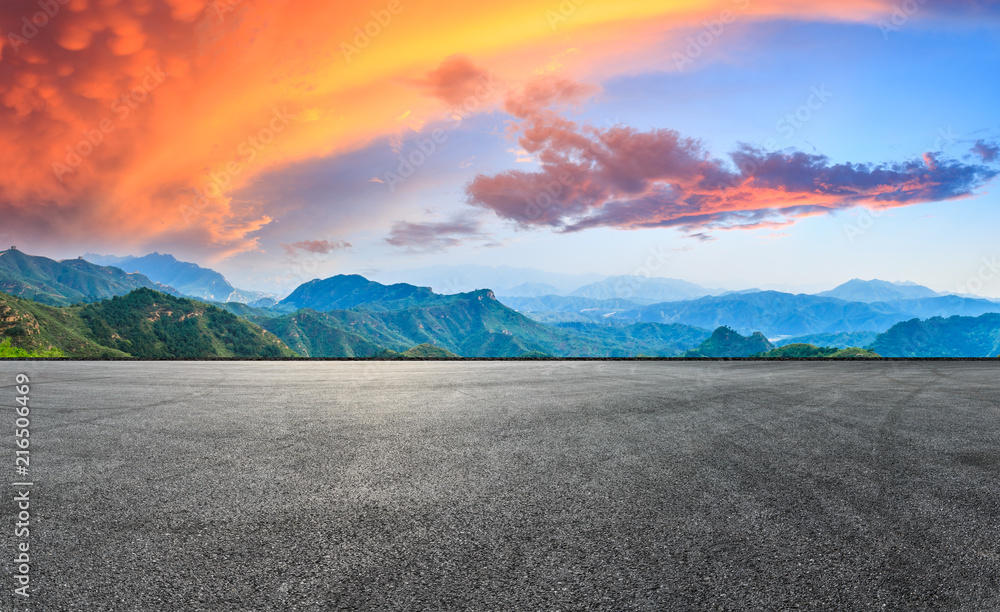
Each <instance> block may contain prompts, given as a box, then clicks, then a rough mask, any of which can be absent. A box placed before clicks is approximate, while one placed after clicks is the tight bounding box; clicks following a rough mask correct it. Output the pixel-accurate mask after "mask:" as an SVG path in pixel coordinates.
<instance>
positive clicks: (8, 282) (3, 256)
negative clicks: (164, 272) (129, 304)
mask: <svg viewBox="0 0 1000 612" xmlns="http://www.w3.org/2000/svg"><path fill="white" fill-rule="evenodd" d="M141 287H145V288H147V289H154V290H156V291H161V292H163V293H168V294H171V295H180V293H179V292H178V291H177V290H176V289H174V288H173V287H169V286H167V285H163V284H161V283H157V282H154V281H152V280H150V279H149V278H147V277H146V276H144V275H142V274H127V273H125V272H124V271H122V270H120V269H118V268H114V267H108V266H100V265H95V264H93V263H90V262H89V261H85V260H83V259H66V260H63V261H56V260H54V259H49V258H48V257H36V256H32V255H27V254H25V253H23V252H21V251H18V250H17V249H10V250H7V251H0V291H2V292H4V293H7V294H10V295H15V296H18V297H23V298H26V299H29V300H34V301H36V302H41V303H43V304H49V305H52V306H68V305H70V304H76V303H79V302H95V301H98V300H103V299H106V298H109V297H112V296H115V295H125V294H127V293H129V292H130V291H132V290H134V289H138V288H141Z"/></svg>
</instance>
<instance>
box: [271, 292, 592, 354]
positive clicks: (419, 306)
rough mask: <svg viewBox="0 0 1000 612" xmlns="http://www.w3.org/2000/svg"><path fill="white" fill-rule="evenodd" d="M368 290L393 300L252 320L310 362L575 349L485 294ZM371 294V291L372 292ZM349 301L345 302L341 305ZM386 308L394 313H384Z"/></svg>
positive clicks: (568, 338)
mask: <svg viewBox="0 0 1000 612" xmlns="http://www.w3.org/2000/svg"><path fill="white" fill-rule="evenodd" d="M335 278H336V277H335ZM358 278H361V279H362V280H364V279H363V277H358ZM328 280H331V279H328ZM365 282H370V281H365ZM355 283H357V284H359V285H360V282H359V281H356V280H353V279H352V281H351V283H350V284H352V285H353V284H355ZM373 284H374V285H378V287H381V288H384V289H389V290H392V291H393V292H394V295H393V298H399V299H389V300H387V301H385V302H377V301H361V302H359V303H358V306H361V308H358V309H356V310H343V309H338V310H330V311H328V312H317V311H315V310H310V309H306V310H300V311H298V312H295V313H293V314H290V315H286V316H284V317H278V318H272V319H261V318H253V320H254V321H258V322H260V324H261V325H262V326H263V327H264V328H265V329H268V330H270V331H272V332H273V333H274V334H275V335H277V336H278V337H279V338H281V339H282V340H284V341H285V342H286V343H287V344H288V345H289V346H290V347H291V348H292V349H293V350H296V351H298V352H300V353H302V354H303V355H306V356H310V357H341V356H357V357H361V356H371V355H375V354H376V353H377V352H378V351H379V350H381V349H391V350H394V351H397V352H402V351H405V350H408V349H409V348H411V347H413V346H414V345H418V344H424V343H430V344H433V345H434V346H438V347H441V348H444V349H447V350H449V351H451V352H452V353H455V354H456V355H461V356H463V357H516V356H519V355H523V354H524V353H527V352H529V351H540V352H545V353H549V354H553V353H560V354H561V353H565V352H566V347H567V346H568V345H570V344H572V343H573V341H574V340H576V341H577V344H582V342H580V340H579V339H577V338H574V337H572V336H570V334H567V333H565V332H560V331H559V330H556V329H553V328H551V327H548V326H545V325H542V324H541V323H537V322H535V321H532V320H531V319H529V318H527V317H525V316H523V315H520V314H518V313H517V312H515V311H513V310H511V309H510V308H507V307H506V306H504V305H503V304H501V303H500V302H498V301H497V300H496V297H495V296H494V295H493V292H492V291H489V290H481V291H475V292H470V293H463V294H457V295H454V296H437V295H436V294H431V296H433V297H429V296H427V295H426V294H424V292H423V291H416V292H414V293H415V296H410V295H408V291H407V290H406V289H405V288H406V287H410V288H412V289H414V290H420V289H426V288H421V287H413V286H412V285H402V286H400V285H391V286H389V287H386V286H385V285H379V284H378V283H373ZM370 290H372V291H375V292H377V291H378V289H377V288H375V289H370ZM292 295H293V296H294V295H295V293H294V292H293V294H292ZM290 297H291V296H290ZM411 297H415V298H419V299H413V301H412V303H413V304H415V305H413V306H411V307H409V308H407V307H403V306H404V303H405V302H406V301H408V300H409V299H411ZM443 298H446V299H443ZM354 301H355V300H354V299H352V298H351V296H350V295H348V296H344V297H343V298H342V301H341V302H340V303H346V304H351V303H353V302H354ZM334 302H336V300H335V299H333V298H331V299H330V300H328V301H327V302H326V303H327V304H330V303H334ZM386 306H400V307H399V308H394V309H390V308H387V307H386Z"/></svg>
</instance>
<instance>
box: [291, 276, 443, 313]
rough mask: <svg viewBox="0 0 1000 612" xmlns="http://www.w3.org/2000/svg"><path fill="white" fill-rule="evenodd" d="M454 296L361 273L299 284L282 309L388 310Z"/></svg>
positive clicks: (438, 302)
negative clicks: (393, 282) (386, 281)
mask: <svg viewBox="0 0 1000 612" xmlns="http://www.w3.org/2000/svg"><path fill="white" fill-rule="evenodd" d="M452 297H453V296H444V295H438V294H437V293H434V292H433V291H431V289H430V288H429V287H417V286H415V285H407V284H406V283H397V284H395V285H383V284H381V283H376V282H374V281H370V280H368V279H367V278H365V277H363V276H360V275H357V274H349V275H346V274H340V275H337V276H333V277H331V278H326V279H315V280H311V281H309V282H308V283H305V284H303V285H299V287H298V288H297V289H295V291H293V292H292V294H291V295H289V296H288V297H287V298H285V299H283V300H282V301H281V302H279V303H278V306H279V307H282V308H285V309H293V310H300V309H303V308H310V309H312V310H316V311H319V312H325V311H329V310H347V309H353V308H357V309H363V310H375V311H386V310H404V309H407V308H413V307H418V306H430V305H433V304H446V303H448V302H449V301H450V300H451V298H452Z"/></svg>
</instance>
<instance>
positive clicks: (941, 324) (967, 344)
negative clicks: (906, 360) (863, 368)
mask: <svg viewBox="0 0 1000 612" xmlns="http://www.w3.org/2000/svg"><path fill="white" fill-rule="evenodd" d="M869 348H870V349H871V350H873V351H875V352H876V353H878V354H880V355H882V356H884V357H1000V314H984V315H982V316H979V317H960V316H954V317H948V318H947V319H946V318H943V317H932V318H930V319H927V320H924V321H921V320H919V319H912V320H910V321H905V322H902V323H897V324H896V325H893V326H892V328H890V329H889V330H888V331H887V332H885V333H883V334H879V335H878V337H876V338H875V341H874V342H872V344H871V346H870V347H869Z"/></svg>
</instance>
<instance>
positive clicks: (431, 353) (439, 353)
mask: <svg viewBox="0 0 1000 612" xmlns="http://www.w3.org/2000/svg"><path fill="white" fill-rule="evenodd" d="M398 356H399V357H400V358H402V359H461V357H459V356H458V355H456V354H455V353H452V352H451V351H448V350H445V349H443V348H441V347H438V346H434V345H433V344H427V343H424V344H418V345H417V346H415V347H413V348H411V349H409V350H405V351H403V352H402V353H399V355H398Z"/></svg>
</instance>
